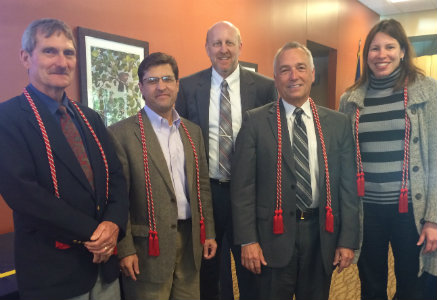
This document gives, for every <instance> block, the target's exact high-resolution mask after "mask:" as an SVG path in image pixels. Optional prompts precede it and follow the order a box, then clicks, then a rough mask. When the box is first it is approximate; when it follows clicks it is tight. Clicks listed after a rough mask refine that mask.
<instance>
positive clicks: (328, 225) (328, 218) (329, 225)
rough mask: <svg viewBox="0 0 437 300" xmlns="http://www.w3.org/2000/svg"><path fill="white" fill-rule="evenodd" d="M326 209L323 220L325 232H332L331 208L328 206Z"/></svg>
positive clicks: (332, 218) (332, 216) (332, 217)
mask: <svg viewBox="0 0 437 300" xmlns="http://www.w3.org/2000/svg"><path fill="white" fill-rule="evenodd" d="M325 209H326V220H325V230H326V231H327V232H330V233H333V232H334V215H333V214H332V208H331V207H329V206H326V207H325Z"/></svg>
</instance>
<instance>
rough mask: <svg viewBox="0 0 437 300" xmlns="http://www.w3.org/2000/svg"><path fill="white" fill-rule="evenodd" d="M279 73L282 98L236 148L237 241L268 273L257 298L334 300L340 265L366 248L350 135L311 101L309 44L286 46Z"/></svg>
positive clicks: (249, 118)
mask: <svg viewBox="0 0 437 300" xmlns="http://www.w3.org/2000/svg"><path fill="white" fill-rule="evenodd" d="M274 72H275V73H274V74H275V84H276V87H277V89H278V92H279V95H280V100H278V101H277V102H275V103H271V104H267V105H265V106H263V107H260V108H257V109H254V110H251V111H249V112H247V113H246V114H245V116H244V121H243V124H242V127H241V130H240V134H239V136H238V139H237V143H236V150H235V155H234V164H233V173H232V198H231V199H232V216H233V221H234V237H235V243H236V244H241V245H242V246H241V248H242V254H241V256H242V262H243V265H244V266H245V267H246V268H247V269H249V270H250V271H252V272H253V273H255V274H260V275H259V276H260V283H261V284H260V294H259V299H292V298H293V295H295V296H296V299H298V300H299V299H328V296H329V286H330V281H331V274H332V271H333V268H334V267H335V266H338V270H339V271H342V270H343V269H344V268H346V267H348V266H349V264H350V263H351V260H352V258H353V256H354V252H353V249H357V248H358V246H359V240H358V239H359V238H358V236H359V224H358V199H357V196H356V185H355V181H354V175H355V170H354V152H353V139H352V134H351V132H352V131H351V129H350V127H349V126H350V125H349V122H348V120H347V118H346V117H345V116H344V115H343V114H340V113H338V112H335V111H332V110H329V109H326V108H323V107H319V106H316V105H315V104H314V102H312V100H311V99H310V98H309V95H310V90H311V84H312V82H313V81H314V64H313V59H312V56H311V52H310V51H309V50H308V49H307V48H306V47H305V46H303V45H301V44H299V43H296V42H293V43H288V44H286V45H285V46H284V47H282V48H281V49H279V51H278V53H277V54H276V56H275V60H274Z"/></svg>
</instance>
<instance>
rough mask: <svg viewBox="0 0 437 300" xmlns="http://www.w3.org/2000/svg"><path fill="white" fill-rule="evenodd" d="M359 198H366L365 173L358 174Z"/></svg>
mask: <svg viewBox="0 0 437 300" xmlns="http://www.w3.org/2000/svg"><path fill="white" fill-rule="evenodd" d="M357 193H358V197H364V172H360V173H357Z"/></svg>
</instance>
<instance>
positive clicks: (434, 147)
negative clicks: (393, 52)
mask: <svg viewBox="0 0 437 300" xmlns="http://www.w3.org/2000/svg"><path fill="white" fill-rule="evenodd" d="M367 87H368V83H366V84H364V85H362V86H361V87H359V88H357V89H355V90H353V91H348V92H346V93H344V94H343V95H342V96H341V99H340V108H339V110H340V111H341V112H343V113H346V114H347V115H349V117H350V118H351V120H352V125H353V124H354V121H355V111H356V108H357V107H359V108H360V109H362V108H363V107H364V98H365V97H366V92H367ZM407 114H408V117H409V118H410V120H411V137H410V166H409V171H410V187H411V197H412V202H413V210H414V219H415V223H416V228H417V231H418V233H419V235H420V233H421V231H422V227H423V224H424V223H425V222H433V223H437V81H436V80H435V79H432V78H430V77H425V78H420V77H419V78H418V79H417V80H416V81H415V82H414V83H411V84H408V105H407ZM424 271H425V272H428V273H430V274H432V275H434V276H437V251H434V252H432V253H428V254H423V253H421V254H420V267H419V274H418V275H419V276H420V275H421V274H422V273H423V272H424Z"/></svg>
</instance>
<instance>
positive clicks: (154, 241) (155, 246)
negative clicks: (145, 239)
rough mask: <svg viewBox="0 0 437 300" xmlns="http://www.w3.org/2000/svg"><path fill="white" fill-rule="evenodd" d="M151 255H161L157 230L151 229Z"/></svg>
mask: <svg viewBox="0 0 437 300" xmlns="http://www.w3.org/2000/svg"><path fill="white" fill-rule="evenodd" d="M149 256H159V241H158V233H157V232H156V231H153V230H150V231H149Z"/></svg>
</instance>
